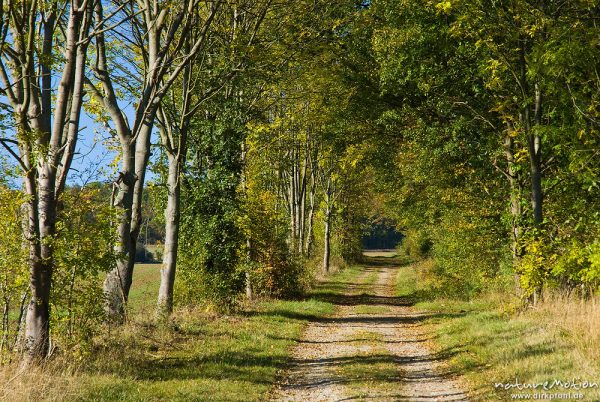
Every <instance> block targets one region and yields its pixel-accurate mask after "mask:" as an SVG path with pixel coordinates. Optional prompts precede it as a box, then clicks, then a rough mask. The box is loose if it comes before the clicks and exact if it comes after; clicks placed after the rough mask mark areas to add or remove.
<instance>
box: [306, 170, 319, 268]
mask: <svg viewBox="0 0 600 402" xmlns="http://www.w3.org/2000/svg"><path fill="white" fill-rule="evenodd" d="M315 174H316V173H315V167H314V165H313V168H312V169H311V174H310V191H309V195H308V221H307V230H306V243H305V247H304V255H306V256H307V257H309V258H310V257H311V252H312V248H313V242H314V234H313V224H314V220H315V191H316V188H317V185H316V178H315Z"/></svg>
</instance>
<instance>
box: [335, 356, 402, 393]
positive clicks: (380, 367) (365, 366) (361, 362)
mask: <svg viewBox="0 0 600 402" xmlns="http://www.w3.org/2000/svg"><path fill="white" fill-rule="evenodd" d="M336 373H337V374H338V375H339V376H340V377H341V378H343V379H344V380H345V381H346V383H345V386H346V388H347V390H348V391H349V392H350V395H352V399H364V398H367V397H369V396H371V397H372V396H373V395H376V394H378V393H382V394H389V393H390V392H392V391H396V390H397V389H398V383H399V381H400V380H401V378H402V372H401V371H400V370H399V369H398V365H397V364H396V362H395V360H394V356H392V355H390V354H389V352H388V351H387V349H385V348H374V349H373V350H372V351H370V352H368V353H362V354H356V355H354V356H353V361H351V362H347V363H345V364H343V365H341V366H340V367H339V368H338V369H337V370H336Z"/></svg>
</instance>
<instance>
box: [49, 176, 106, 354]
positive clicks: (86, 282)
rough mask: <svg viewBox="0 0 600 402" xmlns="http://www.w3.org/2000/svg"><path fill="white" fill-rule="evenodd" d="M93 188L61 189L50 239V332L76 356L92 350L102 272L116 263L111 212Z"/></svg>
mask: <svg viewBox="0 0 600 402" xmlns="http://www.w3.org/2000/svg"><path fill="white" fill-rule="evenodd" d="M99 191H100V190H98V189H90V190H88V189H86V188H83V189H73V190H69V189H67V191H66V192H65V193H64V194H63V196H62V199H61V202H62V203H63V205H64V208H63V209H62V210H61V213H60V216H59V221H58V224H57V232H58V235H57V237H56V239H55V242H54V249H55V254H54V258H55V261H56V265H55V270H54V273H53V284H54V286H53V287H52V294H51V308H52V312H53V314H52V322H51V336H53V337H55V340H56V341H57V342H58V343H59V344H60V345H61V347H63V348H64V349H65V351H67V352H68V353H73V355H74V357H76V358H80V359H81V358H83V357H85V356H86V355H87V354H89V353H90V352H91V348H92V341H93V337H94V335H96V334H98V333H99V332H100V331H101V330H102V328H103V323H104V318H105V316H104V308H103V306H104V293H103V288H102V283H103V281H104V274H105V273H106V272H107V271H108V270H109V269H110V267H112V266H113V265H114V264H115V263H116V259H117V255H116V254H115V252H114V245H115V244H116V233H115V231H114V229H113V226H112V222H115V221H116V212H115V210H114V209H113V208H111V207H110V206H108V205H106V204H105V203H98V202H97V196H98V193H99Z"/></svg>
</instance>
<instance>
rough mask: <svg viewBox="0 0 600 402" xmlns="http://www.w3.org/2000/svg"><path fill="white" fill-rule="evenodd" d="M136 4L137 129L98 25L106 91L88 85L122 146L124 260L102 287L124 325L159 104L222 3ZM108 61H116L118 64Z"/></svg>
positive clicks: (112, 313) (100, 74) (99, 15)
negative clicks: (139, 56) (138, 61)
mask: <svg viewBox="0 0 600 402" xmlns="http://www.w3.org/2000/svg"><path fill="white" fill-rule="evenodd" d="M136 3H137V6H138V7H139V12H137V11H136V10H135V8H132V9H124V10H123V11H124V12H125V13H127V14H126V18H125V20H127V21H128V24H129V25H128V26H129V27H130V28H131V37H132V38H135V39H137V40H138V41H139V42H135V39H133V40H132V41H133V42H132V44H133V46H135V47H136V48H137V49H138V50H139V51H140V53H141V54H142V56H143V57H142V60H143V65H142V66H141V67H140V69H141V75H142V77H141V80H140V81H141V90H140V95H139V98H138V99H137V102H136V103H137V108H136V111H135V117H134V119H133V125H132V126H130V125H129V122H128V120H127V118H126V117H125V113H124V112H123V109H122V108H121V107H120V105H119V102H118V100H117V96H116V91H115V90H114V88H113V77H112V76H111V75H110V70H111V69H110V68H109V67H110V66H109V60H108V58H107V52H106V39H105V35H104V32H103V31H102V27H103V25H102V24H100V23H98V24H97V26H98V27H99V29H100V31H99V34H98V35H97V37H96V63H95V65H94V73H95V76H96V78H97V80H98V81H99V82H100V85H101V86H102V90H100V89H98V88H97V87H96V86H95V85H94V83H93V82H92V81H91V80H88V81H87V84H88V87H89V88H90V89H91V91H92V94H93V95H94V96H95V97H96V98H97V99H98V100H99V101H100V102H102V103H103V104H104V106H105V108H106V110H107V111H108V112H109V115H110V117H111V120H112V122H113V124H114V128H115V131H116V133H117V136H118V138H119V141H120V142H121V152H122V158H123V163H122V171H121V172H120V173H119V178H118V179H117V181H116V183H115V185H116V186H118V189H119V192H118V196H117V199H118V201H119V202H118V203H117V206H118V207H119V208H120V211H121V217H120V222H119V226H118V229H117V234H118V241H119V245H118V246H117V251H121V254H120V255H121V256H122V258H121V259H119V261H118V262H117V264H116V265H115V267H113V269H112V270H111V271H110V272H109V274H108V276H107V278H106V280H105V283H104V292H105V294H106V298H107V305H106V313H107V317H108V320H109V321H110V322H114V323H121V322H123V321H124V320H125V318H126V317H125V310H126V304H127V299H128V295H129V290H130V287H131V280H132V277H133V268H134V258H135V249H136V243H137V238H138V235H139V232H140V230H141V225H142V211H141V210H142V196H143V190H144V183H145V174H146V167H147V165H148V159H149V156H150V137H151V134H152V130H153V128H154V124H155V119H156V115H157V112H158V109H159V107H160V103H161V101H162V99H163V98H164V97H165V96H166V94H167V93H168V91H169V89H170V88H171V86H172V85H173V84H174V82H175V81H176V80H177V79H178V77H179V76H180V74H181V72H182V71H183V70H184V69H185V67H186V66H188V65H189V64H190V63H191V61H192V59H193V57H195V55H196V54H198V52H199V51H200V50H201V49H202V48H203V46H204V45H205V39H206V37H207V34H208V29H209V27H210V26H211V24H212V21H213V19H214V17H215V15H216V13H217V11H218V10H219V8H220V5H221V3H222V0H215V1H213V2H207V3H203V2H200V1H199V0H185V1H182V2H179V3H173V4H171V3H157V2H153V1H150V0H138V1H137V2H136ZM204 6H206V7H207V9H206V10H202V8H203V7H204ZM203 11H206V13H205V14H204V13H203ZM95 18H96V21H102V20H103V5H102V2H100V1H98V2H96V5H95ZM202 18H203V19H202ZM194 29H198V30H199V35H198V36H197V37H196V40H195V41H194V42H193V43H192V44H191V46H190V47H189V51H186V50H187V49H186V50H184V46H183V44H184V43H185V41H187V40H188V37H189V35H190V34H191V32H192V30H194ZM140 31H142V32H141V35H140ZM110 62H111V63H118V62H119V60H111V61H110ZM136 78H138V77H136Z"/></svg>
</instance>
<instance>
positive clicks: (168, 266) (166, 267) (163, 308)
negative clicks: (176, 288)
mask: <svg viewBox="0 0 600 402" xmlns="http://www.w3.org/2000/svg"><path fill="white" fill-rule="evenodd" d="M168 158H169V173H168V177H167V191H168V196H167V207H166V209H165V222H166V225H165V249H164V254H163V261H162V267H161V270H160V289H159V291H158V314H159V315H160V316H168V315H169V314H171V312H172V311H173V285H174V283H175V271H176V268H177V249H178V246H179V222H180V201H181V197H180V193H181V180H180V177H179V175H180V163H179V161H178V160H177V159H178V158H177V156H174V155H171V154H168Z"/></svg>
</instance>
